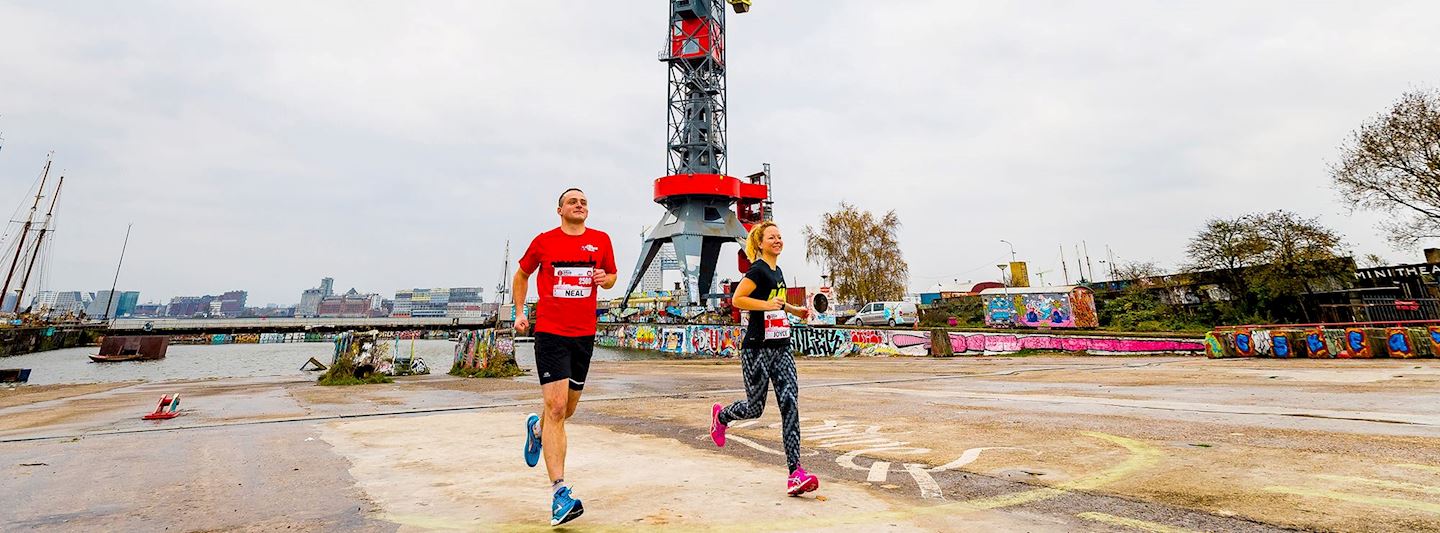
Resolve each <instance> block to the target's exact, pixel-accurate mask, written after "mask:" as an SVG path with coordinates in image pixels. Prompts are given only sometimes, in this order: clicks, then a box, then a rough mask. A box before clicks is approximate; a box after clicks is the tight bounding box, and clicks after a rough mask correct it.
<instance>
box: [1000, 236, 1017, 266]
mask: <svg viewBox="0 0 1440 533" xmlns="http://www.w3.org/2000/svg"><path fill="white" fill-rule="evenodd" d="M1000 242H1003V243H1005V244H1009V245H1010V262H1011V263H1014V262H1015V245H1014V244H1010V241H1007V240H1005V239H1000Z"/></svg>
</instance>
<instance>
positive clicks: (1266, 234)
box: [1250, 210, 1354, 322]
mask: <svg viewBox="0 0 1440 533" xmlns="http://www.w3.org/2000/svg"><path fill="white" fill-rule="evenodd" d="M1250 223H1251V231H1252V232H1253V233H1254V236H1255V238H1254V242H1255V243H1256V244H1257V245H1258V246H1257V247H1256V249H1255V250H1254V252H1255V254H1254V255H1255V258H1256V259H1255V263H1257V264H1258V265H1259V266H1258V267H1256V268H1255V269H1254V274H1253V276H1252V277H1253V283H1252V290H1254V291H1255V292H1256V293H1258V295H1259V296H1260V297H1261V298H1262V299H1264V300H1266V301H1278V302H1292V301H1293V302H1295V303H1296V304H1299V305H1297V306H1296V307H1299V310H1300V315H1301V316H1302V317H1304V319H1305V321H1306V322H1309V321H1310V318H1311V315H1310V310H1309V306H1308V305H1304V302H1302V301H1300V297H1301V296H1302V295H1310V294H1313V293H1314V292H1315V291H1316V290H1317V289H1334V288H1339V287H1338V286H1337V285H1338V283H1339V281H1340V280H1342V279H1343V276H1344V275H1345V274H1346V273H1347V272H1349V271H1351V270H1353V268H1354V265H1353V264H1351V263H1350V262H1349V261H1348V260H1346V259H1343V258H1342V257H1341V246H1342V242H1341V238H1340V234H1339V233H1336V232H1335V230H1332V229H1330V228H1327V227H1325V226H1322V225H1320V222H1319V221H1318V220H1316V219H1314V218H1303V217H1300V216H1299V215H1296V214H1294V213H1291V212H1289V211H1283V210H1282V211H1274V212H1271V213H1264V214H1258V215H1251V216H1250ZM1276 315H1278V316H1286V314H1284V313H1276ZM1288 315H1289V317H1292V318H1293V317H1294V315H1293V313H1291V314H1288Z"/></svg>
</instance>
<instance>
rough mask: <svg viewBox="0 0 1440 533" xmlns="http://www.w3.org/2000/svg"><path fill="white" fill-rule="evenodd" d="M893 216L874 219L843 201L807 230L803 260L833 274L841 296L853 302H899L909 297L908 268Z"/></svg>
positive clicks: (832, 278)
mask: <svg viewBox="0 0 1440 533" xmlns="http://www.w3.org/2000/svg"><path fill="white" fill-rule="evenodd" d="M899 229H900V217H899V216H896V214H895V211H893V210H892V211H890V212H888V213H885V216H883V217H876V216H875V215H873V214H871V213H870V212H869V211H861V210H859V209H857V208H856V207H855V206H853V205H850V204H848V203H845V202H841V203H840V209H839V210H836V211H835V212H832V213H826V214H825V215H824V216H823V217H821V222H820V226H819V227H817V228H812V227H810V226H805V229H804V235H805V248H806V255H805V258H806V259H807V260H809V261H812V262H815V263H819V264H820V266H821V268H823V269H824V271H825V272H826V273H828V274H829V275H830V280H831V284H832V286H834V287H835V291H836V293H837V294H838V297H839V298H841V299H843V300H846V301H850V302H855V303H864V302H873V301H880V300H899V299H900V298H903V297H904V296H905V289H906V285H907V284H908V282H909V278H910V266H909V265H908V264H906V262H905V258H904V256H903V255H902V254H901V253H900V241H899V239H898V238H897V236H896V233H897V232H898V231H899Z"/></svg>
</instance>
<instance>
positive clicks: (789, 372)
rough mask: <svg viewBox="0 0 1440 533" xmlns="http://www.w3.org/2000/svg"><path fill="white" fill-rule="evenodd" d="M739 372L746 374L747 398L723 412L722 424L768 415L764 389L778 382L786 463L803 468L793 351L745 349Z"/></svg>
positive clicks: (793, 469)
mask: <svg viewBox="0 0 1440 533" xmlns="http://www.w3.org/2000/svg"><path fill="white" fill-rule="evenodd" d="M740 369H741V372H743V373H744V374H745V395H746V398H745V399H744V400H740V401H738V402H735V403H733V404H730V406H729V407H726V408H725V409H723V410H721V411H720V423H722V424H727V425H728V424H729V423H730V422H733V421H736V420H746V419H750V418H760V414H761V413H763V412H765V389H766V388H768V387H767V386H768V385H769V383H770V381H774V382H775V401H776V402H777V403H779V404H780V427H781V434H782V436H783V437H784V440H785V462H786V464H787V465H788V466H789V467H790V471H791V472H794V471H795V469H796V468H800V387H799V384H798V383H797V382H796V379H795V359H794V357H793V356H791V355H790V347H789V346H786V347H784V348H745V349H743V350H741V351H740Z"/></svg>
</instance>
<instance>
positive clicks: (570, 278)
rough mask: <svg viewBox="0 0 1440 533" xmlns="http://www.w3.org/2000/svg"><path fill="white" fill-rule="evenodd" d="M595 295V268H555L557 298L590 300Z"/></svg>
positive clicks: (555, 292) (552, 292)
mask: <svg viewBox="0 0 1440 533" xmlns="http://www.w3.org/2000/svg"><path fill="white" fill-rule="evenodd" d="M594 293H595V267H555V288H554V289H552V291H551V296H554V297H556V298H589V297H590V295H592V294H594Z"/></svg>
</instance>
